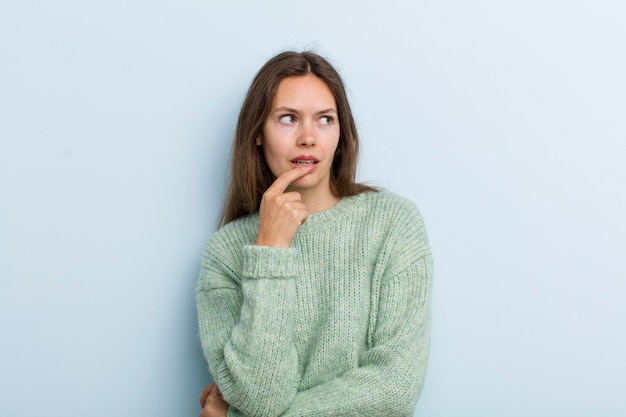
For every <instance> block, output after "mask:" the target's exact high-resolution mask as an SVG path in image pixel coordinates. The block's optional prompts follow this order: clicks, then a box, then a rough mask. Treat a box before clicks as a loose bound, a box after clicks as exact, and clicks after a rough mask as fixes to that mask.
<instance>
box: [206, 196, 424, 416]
mask: <svg viewBox="0 0 626 417" xmlns="http://www.w3.org/2000/svg"><path fill="white" fill-rule="evenodd" d="M258 220H259V219H258V214H256V215H252V216H248V217H244V218H241V219H238V220H236V221H234V222H231V223H229V224H227V225H226V226H224V227H222V228H221V229H220V230H219V231H218V232H217V233H216V234H215V235H214V236H213V237H212V238H211V240H210V241H209V243H208V244H207V246H206V249H205V252H204V256H203V262H202V271H201V275H200V279H199V282H198V286H197V291H196V298H197V307H198V321H199V327H200V339H201V342H202V348H203V351H204V355H205V357H206V359H207V361H208V363H209V368H210V371H211V374H212V375H213V377H214V379H215V382H216V383H217V385H218V386H219V389H220V391H221V392H222V395H223V396H224V399H225V400H226V401H227V402H228V403H229V404H230V405H231V406H230V408H229V411H228V415H229V416H231V417H232V416H247V417H255V416H263V417H269V416H299V417H304V416H312V417H313V416H361V417H363V416H366V417H367V416H372V417H381V416H410V415H411V410H412V409H413V407H414V405H415V402H416V401H417V398H418V397H419V394H420V392H421V389H422V383H423V380H424V373H425V370H426V362H427V358H428V351H429V340H430V292H431V276H432V273H431V272H432V258H431V253H430V249H429V246H428V242H427V238H426V232H425V229H424V224H423V222H422V218H421V216H420V214H419V212H418V210H417V208H416V207H415V206H414V205H413V203H411V202H410V201H408V200H406V199H404V198H401V197H399V196H397V195H394V194H391V193H387V192H368V193H363V194H359V195H356V196H352V197H344V198H342V199H341V200H340V201H339V202H338V203H337V204H336V205H335V206H333V207H331V208H330V209H328V210H325V211H322V212H319V213H315V214H312V215H311V216H309V218H308V219H307V221H306V222H305V223H304V224H303V225H302V226H301V227H300V229H299V230H298V233H297V234H296V236H295V237H294V239H293V242H292V246H291V247H290V248H273V247H263V246H256V245H255V241H256V237H257V230H258Z"/></svg>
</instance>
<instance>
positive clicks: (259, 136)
mask: <svg viewBox="0 0 626 417" xmlns="http://www.w3.org/2000/svg"><path fill="white" fill-rule="evenodd" d="M262 144H263V143H262V142H261V135H257V137H256V146H261V145H262Z"/></svg>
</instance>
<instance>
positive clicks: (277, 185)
mask: <svg viewBox="0 0 626 417" xmlns="http://www.w3.org/2000/svg"><path fill="white" fill-rule="evenodd" d="M310 169H311V168H310V167H296V168H294V169H292V170H291V171H287V172H285V173H284V174H282V175H281V176H280V177H278V178H276V181H274V183H273V184H272V185H270V186H269V188H268V189H267V191H270V190H271V191H272V192H276V193H279V194H280V193H284V192H285V190H286V189H287V187H289V184H291V183H292V182H294V181H295V180H297V179H298V178H300V177H303V176H305V175H306V174H308V173H309V171H310ZM267 191H266V192H267Z"/></svg>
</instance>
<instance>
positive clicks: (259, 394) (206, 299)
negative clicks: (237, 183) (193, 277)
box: [196, 244, 297, 417]
mask: <svg viewBox="0 0 626 417" xmlns="http://www.w3.org/2000/svg"><path fill="white" fill-rule="evenodd" d="M296 257H297V252H296V250H295V249H292V248H284V249H283V248H281V249H279V248H269V247H261V246H244V247H243V269H242V273H241V277H240V282H238V281H239V277H237V274H236V273H235V272H234V271H233V270H232V269H231V267H229V265H228V262H227V261H225V260H224V259H223V255H222V254H220V253H219V251H218V250H214V249H212V247H211V245H210V244H209V246H208V247H207V250H206V251H205V256H204V259H203V264H202V271H201V275H200V279H199V282H198V287H197V290H196V302H197V309H198V322H199V329H200V339H201V343H202V348H203V351H204V354H205V357H206V359H207V361H208V363H209V368H210V370H211V373H212V375H213V377H214V379H215V381H216V383H217V384H218V386H219V387H220V391H221V392H222V395H223V396H224V399H225V400H226V401H227V402H228V403H229V404H230V405H231V410H230V411H229V415H231V416H232V415H241V414H239V413H240V412H241V413H243V414H245V415H246V416H250V417H253V416H273V415H280V414H281V413H283V412H284V410H285V409H286V408H287V407H288V405H289V403H290V402H291V401H292V400H293V398H294V396H295V394H296V386H297V353H296V348H295V345H294V338H293V326H292V320H291V314H290V313H291V311H292V305H293V300H294V299H295V260H296Z"/></svg>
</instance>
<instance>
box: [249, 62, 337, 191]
mask: <svg viewBox="0 0 626 417" xmlns="http://www.w3.org/2000/svg"><path fill="white" fill-rule="evenodd" d="M338 143H339V118H338V114H337V104H336V103H335V98H334V97H333V94H332V92H331V91H330V89H329V88H328V86H327V85H326V83H325V82H324V81H322V80H321V79H319V78H317V77H316V76H314V75H312V74H307V75H302V76H291V77H286V78H284V79H283V80H282V81H281V82H280V83H279V84H278V89H277V90H276V95H275V96H274V100H272V105H271V110H270V113H269V115H268V116H267V119H266V120H265V123H264V124H263V135H262V136H260V137H258V138H257V146H262V147H263V155H264V156H265V160H266V162H267V165H268V166H269V168H270V169H271V170H272V173H273V174H274V175H275V176H276V177H279V176H280V175H281V174H284V173H285V172H287V171H290V170H292V169H294V168H295V167H297V166H301V165H307V166H309V165H313V167H312V168H311V171H310V172H309V173H308V174H306V175H305V176H303V177H300V178H298V179H297V180H296V181H294V182H293V183H291V186H290V187H289V188H288V190H290V191H299V192H301V193H302V192H306V193H308V194H311V195H318V194H317V193H322V194H320V195H324V194H328V193H331V191H330V170H331V167H332V163H333V158H334V155H335V150H336V149H337V144H338Z"/></svg>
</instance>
